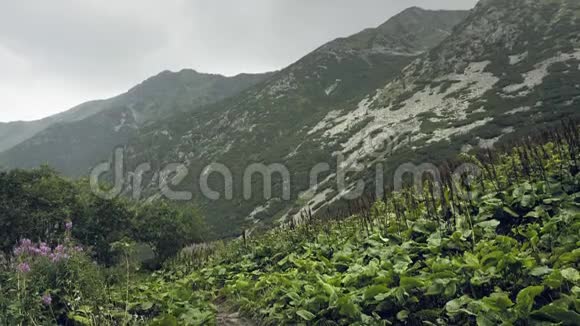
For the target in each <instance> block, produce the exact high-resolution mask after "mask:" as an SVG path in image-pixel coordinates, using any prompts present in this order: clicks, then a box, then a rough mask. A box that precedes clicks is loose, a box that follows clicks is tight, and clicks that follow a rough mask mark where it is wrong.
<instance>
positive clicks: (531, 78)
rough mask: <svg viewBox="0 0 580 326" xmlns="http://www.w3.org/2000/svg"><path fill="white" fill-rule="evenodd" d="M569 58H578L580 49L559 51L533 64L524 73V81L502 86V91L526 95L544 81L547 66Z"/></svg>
mask: <svg viewBox="0 0 580 326" xmlns="http://www.w3.org/2000/svg"><path fill="white" fill-rule="evenodd" d="M571 59H580V49H576V50H575V52H573V53H561V54H559V55H557V56H554V57H552V58H549V59H546V60H544V61H542V62H540V63H538V64H536V65H535V67H534V69H533V70H530V71H528V72H526V73H525V74H524V82H523V83H521V84H513V85H509V86H506V87H504V89H503V91H504V93H506V94H510V93H515V92H518V91H519V93H518V94H517V95H516V96H518V97H521V96H526V95H528V94H529V93H530V92H531V90H532V89H534V88H536V87H538V86H540V85H541V84H542V83H543V82H544V78H546V76H548V74H549V73H548V68H549V67H550V66H551V65H553V64H555V63H558V62H566V61H568V60H571Z"/></svg>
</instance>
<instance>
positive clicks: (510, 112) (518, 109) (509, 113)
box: [504, 106, 532, 115]
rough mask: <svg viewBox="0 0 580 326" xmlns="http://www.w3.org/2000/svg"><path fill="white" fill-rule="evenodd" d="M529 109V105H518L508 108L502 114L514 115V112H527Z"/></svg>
mask: <svg viewBox="0 0 580 326" xmlns="http://www.w3.org/2000/svg"><path fill="white" fill-rule="evenodd" d="M531 109H532V108H531V107H529V106H522V107H519V108H515V109H513V110H509V111H507V112H506V113H504V114H507V115H514V114H516V113H521V112H528V111H530V110H531Z"/></svg>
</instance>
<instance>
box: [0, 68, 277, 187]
mask: <svg viewBox="0 0 580 326" xmlns="http://www.w3.org/2000/svg"><path fill="white" fill-rule="evenodd" d="M270 75H271V74H269V73H267V74H256V75H250V74H241V75H238V76H235V77H224V76H221V75H212V74H202V73H198V72H196V71H193V70H182V71H180V72H177V73H173V72H169V71H165V72H162V73H160V74H159V75H157V76H154V77H151V78H149V79H148V80H146V81H144V82H143V83H141V84H140V85H138V86H135V87H134V88H132V89H131V90H129V91H128V92H127V93H125V94H122V95H120V96H117V97H114V98H112V99H108V100H103V101H94V102H89V103H85V104H82V105H80V106H78V107H76V108H73V109H72V110H70V111H67V112H64V113H61V114H58V115H55V116H52V117H49V118H46V119H44V120H40V121H34V122H17V123H9V124H6V125H0V136H3V137H2V139H3V140H2V143H1V146H0V149H1V148H5V149H7V148H8V147H11V146H14V147H12V148H10V149H7V150H6V151H4V152H3V153H1V154H0V166H6V167H9V168H10V167H20V168H30V167H35V166H38V165H40V164H43V163H48V164H49V165H51V166H53V167H54V168H56V169H57V170H58V171H60V172H62V173H65V174H67V175H70V176H80V175H84V174H86V173H87V171H88V170H89V169H90V167H92V166H93V165H95V164H96V163H98V162H100V161H101V160H105V159H107V158H108V157H109V155H110V153H111V151H112V149H113V148H114V147H115V146H122V145H125V144H126V143H127V141H128V139H129V137H130V136H131V135H133V134H135V133H136V132H137V130H138V129H139V128H141V127H142V126H144V125H146V124H148V123H152V122H155V121H158V120H160V119H163V118H165V117H167V116H170V115H172V114H175V113H177V112H191V111H195V110H197V109H199V108H201V107H203V106H206V105H209V104H212V103H215V102H218V101H220V100H223V99H225V98H228V97H230V96H233V95H236V94H238V93H239V92H241V91H243V90H245V89H247V88H248V87H251V86H253V85H255V84H257V83H259V82H262V81H263V80H265V79H267V78H268V77H269V76H270ZM4 136H5V137H4Z"/></svg>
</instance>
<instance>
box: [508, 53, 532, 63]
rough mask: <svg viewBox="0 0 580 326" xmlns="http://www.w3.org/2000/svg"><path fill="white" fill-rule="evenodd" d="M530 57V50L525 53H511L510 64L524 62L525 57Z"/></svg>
mask: <svg viewBox="0 0 580 326" xmlns="http://www.w3.org/2000/svg"><path fill="white" fill-rule="evenodd" d="M527 57H528V51H526V52H524V53H520V54H517V55H510V56H509V59H510V65H517V64H518V63H520V62H522V61H523V60H524V59H526V58H527Z"/></svg>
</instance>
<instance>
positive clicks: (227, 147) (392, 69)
mask: <svg viewBox="0 0 580 326" xmlns="http://www.w3.org/2000/svg"><path fill="white" fill-rule="evenodd" d="M467 15H468V12H466V11H428V10H422V9H419V8H411V9H408V10H406V11H404V12H402V13H400V14H399V15H397V16H395V17H393V18H391V19H390V20H389V21H387V22H386V23H385V24H383V25H381V26H379V27H378V28H374V29H368V30H365V31H363V32H361V33H358V34H355V35H353V36H350V37H347V38H341V39H337V40H334V41H332V42H330V43H328V44H325V45H323V46H322V47H320V48H319V49H317V50H315V51H314V52H312V53H310V54H308V55H306V56H305V57H304V58H302V59H301V60H299V61H298V62H296V63H294V64H292V65H290V66H289V67H288V68H286V69H284V70H282V71H280V72H278V73H277V74H275V75H274V76H272V77H271V78H270V79H269V80H268V81H266V82H264V83H262V84H259V85H257V86H255V87H253V88H251V89H249V90H247V91H245V92H243V93H241V94H240V95H238V96H234V97H231V98H229V99H227V100H225V101H222V102H219V103H217V104H215V105H212V106H209V107H207V108H204V109H203V110H198V111H196V112H193V113H187V114H178V115H176V116H174V117H171V118H169V119H167V120H163V121H160V122H157V123H154V124H151V125H149V126H147V127H145V128H142V129H141V130H140V133H139V135H138V136H137V137H135V138H134V139H133V140H132V141H131V142H130V146H129V147H128V151H129V153H130V154H131V155H129V158H128V161H129V163H128V164H129V167H128V170H129V171H131V170H132V169H133V168H135V167H136V166H137V165H139V164H140V163H143V162H149V163H151V164H152V165H153V169H154V170H155V169H160V168H161V167H163V166H164V165H165V164H168V163H183V164H185V165H186V166H187V167H188V169H189V176H188V178H187V179H186V180H187V182H188V183H189V185H190V186H189V187H188V186H186V185H184V186H183V187H185V188H190V189H191V188H192V187H191V184H192V183H193V184H198V181H197V180H198V179H199V176H200V175H201V172H202V170H203V169H204V167H205V166H206V165H207V164H211V163H214V162H218V163H222V164H224V165H226V166H227V167H228V168H229V169H230V170H231V171H232V174H233V177H234V185H233V187H234V189H235V191H234V194H235V196H234V198H233V199H232V200H228V199H226V198H223V197H222V198H221V199H219V200H208V199H207V198H205V197H204V196H202V195H201V193H200V189H197V188H196V187H194V188H195V189H193V190H194V193H195V200H196V202H198V203H199V204H200V205H201V206H202V209H203V210H204V212H205V213H206V215H207V216H208V218H209V220H210V222H211V223H212V225H213V226H214V227H215V230H216V232H217V233H218V234H220V235H232V234H235V233H236V232H238V230H239V228H240V227H241V226H242V225H251V224H253V223H259V224H260V225H263V226H265V227H267V226H268V225H270V224H271V223H273V222H274V221H275V220H276V219H278V218H280V217H281V216H282V215H283V214H285V213H286V212H287V211H288V210H289V209H291V208H292V207H293V206H294V205H295V203H300V202H301V201H303V199H301V198H299V197H298V192H299V191H300V190H301V189H307V188H308V184H309V180H308V178H307V176H308V175H307V174H308V169H309V168H310V167H312V166H313V165H314V164H315V163H318V162H330V161H332V160H333V157H332V153H333V150H332V149H331V148H328V147H327V145H328V144H325V143H323V142H318V141H314V139H315V137H317V134H316V131H315V129H316V125H317V123H318V122H319V121H321V120H323V119H324V118H325V117H327V116H328V115H329V114H330V115H332V114H335V113H337V112H343V111H344V112H347V111H349V110H351V109H352V108H353V107H356V105H357V103H359V102H360V101H361V100H362V99H364V98H365V97H366V96H367V95H368V94H369V93H370V92H374V91H375V90H376V89H378V88H381V87H383V86H384V85H385V84H386V83H388V82H389V81H391V80H392V79H393V78H395V77H397V76H398V75H399V74H400V73H401V70H402V69H403V68H404V67H405V66H407V65H409V64H410V63H412V62H413V61H414V60H416V59H417V58H418V57H419V56H420V55H421V54H422V53H425V52H426V51H428V50H429V49H431V48H432V47H434V46H436V45H437V44H438V43H440V42H441V41H443V40H444V39H446V38H447V37H448V36H449V35H451V33H452V31H453V28H454V26H455V25H456V24H458V23H460V22H461V21H462V20H464V19H465V18H466V17H467ZM253 163H264V164H272V163H284V164H285V165H286V166H287V167H288V169H289V170H290V171H292V173H293V175H292V179H293V180H292V181H293V185H292V190H293V191H292V192H293V195H292V196H291V197H292V198H291V200H290V201H286V200H281V199H279V198H274V199H272V200H268V201H264V199H263V196H262V195H261V194H262V191H263V188H264V187H263V184H262V183H261V181H260V180H257V179H254V180H252V182H253V184H252V186H253V189H254V190H255V191H254V193H253V194H252V196H251V198H250V199H249V200H245V199H243V198H242V195H241V194H242V186H243V180H242V177H241V176H242V175H243V173H244V170H245V168H246V167H247V166H249V165H251V164H253ZM145 179H146V180H147V182H149V183H150V184H149V187H148V192H147V193H148V194H153V196H155V195H154V193H155V189H156V184H158V183H159V179H160V175H159V173H153V172H151V173H148V174H147V175H146V176H145ZM161 179H163V178H161ZM192 180H193V182H191V181H192ZM274 183H275V184H274V185H273V193H274V194H277V196H280V193H281V188H282V187H283V185H282V183H281V182H280V180H278V179H276V178H274ZM209 184H210V186H211V188H212V189H217V190H222V194H223V190H224V185H223V180H222V179H220V178H219V176H214V175H212V176H211V177H210V180H209ZM244 218H245V219H244Z"/></svg>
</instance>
